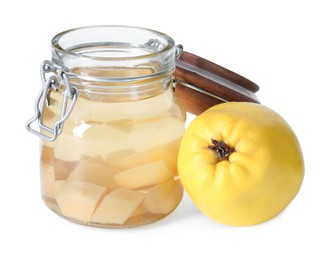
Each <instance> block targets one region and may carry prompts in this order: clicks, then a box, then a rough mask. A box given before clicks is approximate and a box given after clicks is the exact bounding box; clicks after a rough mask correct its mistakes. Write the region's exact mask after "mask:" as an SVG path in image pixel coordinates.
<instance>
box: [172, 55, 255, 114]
mask: <svg viewBox="0 0 336 260" xmlns="http://www.w3.org/2000/svg"><path fill="white" fill-rule="evenodd" d="M174 76H175V94H176V96H177V97H179V98H180V99H181V100H182V101H183V102H184V105H185V107H186V109H187V111H188V112H189V113H192V114H194V115H199V114H200V113H202V112H203V111H205V110H206V109H208V108H210V107H211V106H214V105H216V104H219V103H222V102H230V101H231V102H232V101H238V102H243V101H245V102H254V103H259V100H258V98H257V96H256V94H255V93H256V92H257V91H258V90H259V86H258V85H257V84H255V83H253V82H252V81H250V80H248V79H247V78H245V77H243V76H241V75H239V74H237V73H235V72H233V71H231V70H228V69H226V68H224V67H221V66H219V65H217V64H215V63H213V62H211V61H208V60H206V59H204V58H201V57H199V56H197V55H194V54H192V53H188V52H185V51H182V52H181V54H180V56H179V57H178V59H177V61H176V69H175V72H174Z"/></svg>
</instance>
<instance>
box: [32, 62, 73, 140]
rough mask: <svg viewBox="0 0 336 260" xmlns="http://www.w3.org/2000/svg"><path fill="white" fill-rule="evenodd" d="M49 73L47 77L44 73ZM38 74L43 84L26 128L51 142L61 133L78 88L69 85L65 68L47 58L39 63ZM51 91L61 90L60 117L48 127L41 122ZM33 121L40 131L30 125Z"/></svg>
mask: <svg viewBox="0 0 336 260" xmlns="http://www.w3.org/2000/svg"><path fill="white" fill-rule="evenodd" d="M49 73H52V75H50V76H49V77H48V78H47V77H46V75H47V74H49ZM40 74H41V80H42V83H43V86H42V88H41V90H40V92H39V94H38V96H37V98H36V101H35V115H34V116H33V117H32V118H31V119H30V120H29V121H28V122H27V124H26V129H27V130H28V131H29V132H31V133H33V134H35V135H37V136H38V137H40V138H42V139H43V140H45V141H49V142H52V141H55V140H56V138H57V136H58V135H60V134H61V133H62V130H63V126H64V122H65V120H66V119H67V118H68V117H69V116H70V114H71V112H72V110H73V109H74V107H75V104H76V101H77V97H78V89H77V88H76V87H75V86H74V85H71V83H70V80H69V77H68V75H67V74H66V70H65V69H64V68H63V67H61V66H58V65H55V64H53V63H52V62H51V61H49V60H46V61H43V62H42V63H41V67H40ZM52 91H63V102H62V107H61V111H60V118H59V119H58V120H56V121H55V123H54V125H53V126H52V127H48V126H47V125H45V124H44V123H43V112H44V108H45V106H49V105H50V93H51V92H52ZM69 100H71V103H70V105H68V101H69ZM35 121H37V123H38V126H39V127H40V131H39V130H35V129H33V128H32V127H31V125H32V124H33V123H34V122H35Z"/></svg>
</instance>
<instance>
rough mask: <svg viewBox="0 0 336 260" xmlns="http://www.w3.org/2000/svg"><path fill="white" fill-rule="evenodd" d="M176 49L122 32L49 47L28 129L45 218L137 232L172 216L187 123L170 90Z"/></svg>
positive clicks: (159, 39)
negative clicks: (37, 141) (37, 158)
mask: <svg viewBox="0 0 336 260" xmlns="http://www.w3.org/2000/svg"><path fill="white" fill-rule="evenodd" d="M177 49H178V48H177V47H176V46H175V43H174V41H173V40H172V39H171V38H170V37H169V36H167V35H165V34H162V33H159V32H156V31H152V30H148V29H143V28H136V27H125V26H93V27H83V28H77V29H72V30H68V31H65V32H62V33H60V34H58V35H56V36H55V37H54V38H53V39H52V61H51V62H49V61H46V62H44V63H43V64H42V66H41V72H42V81H44V87H43V88H42V90H41V92H40V95H39V97H38V100H37V103H36V107H37V108H36V114H37V115H36V116H35V117H34V118H33V119H32V120H30V122H29V124H28V125H27V128H28V129H29V130H30V131H32V132H34V133H36V134H38V135H39V136H40V137H41V192H42V197H43V200H44V202H45V203H46V205H47V206H48V207H49V208H50V209H52V210H53V211H55V212H56V213H58V214H59V215H61V216H63V217H65V218H67V219H69V220H71V221H74V222H77V223H81V224H86V225H96V226H104V227H133V226H139V225H143V224H148V223H152V222H155V221H157V220H160V219H162V218H163V217H165V216H167V215H168V214H169V213H171V212H172V211H173V210H174V209H175V208H176V207H177V205H178V204H179V202H180V201H181V198H182V194H183V188H182V186H181V184H180V181H179V178H178V174H177V169H176V159H177V152H178V148H179V143H180V140H181V138H182V135H183V134H184V130H185V117H186V112H185V110H184V108H183V106H182V105H181V104H180V102H179V101H178V99H177V98H176V97H175V95H174V92H173V88H172V75H173V72H174V68H175V60H176V52H177ZM34 121H38V123H39V128H40V131H37V130H32V127H31V126H30V125H31V123H32V122H34Z"/></svg>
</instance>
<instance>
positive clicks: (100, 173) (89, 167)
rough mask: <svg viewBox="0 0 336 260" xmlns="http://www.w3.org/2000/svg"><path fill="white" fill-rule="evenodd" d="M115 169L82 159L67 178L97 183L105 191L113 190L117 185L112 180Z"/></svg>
mask: <svg viewBox="0 0 336 260" xmlns="http://www.w3.org/2000/svg"><path fill="white" fill-rule="evenodd" d="M115 173H116V171H114V170H113V169H110V168H107V167H106V166H104V165H102V164H100V163H96V162H91V161H90V160H87V161H82V162H81V163H80V164H79V165H78V167H77V168H76V169H75V170H74V171H73V172H72V173H71V174H70V175H69V177H68V180H77V181H82V182H87V183H93V184H97V185H99V186H103V187H106V188H107V191H108V192H109V191H111V190H113V189H114V188H115V187H116V186H117V185H116V183H115V181H114V178H113V176H114V174H115Z"/></svg>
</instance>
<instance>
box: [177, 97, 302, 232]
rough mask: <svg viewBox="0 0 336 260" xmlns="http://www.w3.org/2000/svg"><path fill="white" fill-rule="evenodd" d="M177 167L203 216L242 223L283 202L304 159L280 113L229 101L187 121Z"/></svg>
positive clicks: (269, 213) (269, 214) (296, 184)
mask: <svg viewBox="0 0 336 260" xmlns="http://www.w3.org/2000/svg"><path fill="white" fill-rule="evenodd" d="M178 172H179V176H180V179H181V181H182V184H183V186H184V187H185V189H186V191H187V193H188V194H189V196H190V198H191V199H192V201H193V202H194V203H195V205H196V206H197V207H198V208H199V209H200V210H201V211H202V212H203V213H204V214H205V215H206V216H208V217H210V218H212V219H214V220H216V221H218V222H221V223H224V224H227V225H233V226H247V225H255V224H258V223H261V222H264V221H267V220H269V219H271V218H273V217H275V216H276V215H278V214H279V213H280V212H282V211H283V210H284V209H285V208H286V207H287V206H288V205H289V203H290V202H291V201H292V200H293V199H294V197H295V196H296V195H297V193H298V191H299V189H300V187H301V184H302V181H303V177H304V160H303V155H302V151H301V148H300V144H299V141H298V139H297V137H296V135H295V133H294V132H293V130H292V129H291V127H290V126H289V125H288V123H287V122H286V121H285V120H284V119H283V118H282V117H281V116H280V115H278V114H277V113H276V112H274V111H273V110H271V109H269V108H267V107H266V106H264V105H261V104H255V103H247V102H229V103H223V104H219V105H216V106H214V107H212V108H210V109H208V110H207V111H205V112H204V113H202V114H201V115H199V116H198V117H196V118H195V119H194V120H193V121H192V122H191V123H190V125H189V126H188V128H187V130H186V133H185V135H184V137H183V139H182V142H181V146H180V150H179V154H178Z"/></svg>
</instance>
